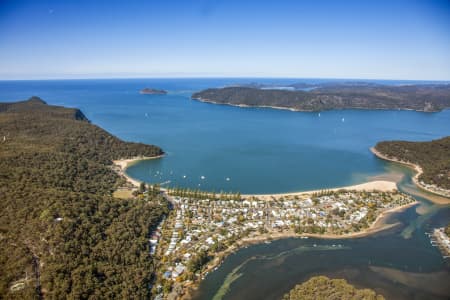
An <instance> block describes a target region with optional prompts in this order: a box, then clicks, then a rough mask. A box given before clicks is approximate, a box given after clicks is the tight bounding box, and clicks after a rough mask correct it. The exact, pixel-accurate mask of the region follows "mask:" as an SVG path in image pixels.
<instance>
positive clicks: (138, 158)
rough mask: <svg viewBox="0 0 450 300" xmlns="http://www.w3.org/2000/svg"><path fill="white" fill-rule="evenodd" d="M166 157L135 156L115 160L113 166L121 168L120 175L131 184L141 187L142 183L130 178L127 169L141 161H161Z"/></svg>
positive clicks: (162, 155)
mask: <svg viewBox="0 0 450 300" xmlns="http://www.w3.org/2000/svg"><path fill="white" fill-rule="evenodd" d="M165 155H166V154H161V155H157V156H135V157H132V158H126V159H118V160H113V165H115V166H118V167H119V168H120V171H118V173H119V175H121V176H123V177H125V179H126V180H127V181H128V182H129V183H131V184H132V185H133V186H134V187H139V185H140V184H141V181H139V180H137V179H134V178H132V177H131V176H129V175H128V174H127V173H126V171H127V168H128V167H129V166H130V165H133V164H135V163H137V162H139V161H141V160H150V159H160V158H163V157H164V156H165Z"/></svg>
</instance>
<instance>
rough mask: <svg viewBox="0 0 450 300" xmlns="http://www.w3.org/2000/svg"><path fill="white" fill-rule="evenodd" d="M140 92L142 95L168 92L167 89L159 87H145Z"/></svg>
mask: <svg viewBox="0 0 450 300" xmlns="http://www.w3.org/2000/svg"><path fill="white" fill-rule="evenodd" d="M139 94H142V95H165V94H167V91H165V90H158V89H151V88H145V89H142V90H141V91H140V92H139Z"/></svg>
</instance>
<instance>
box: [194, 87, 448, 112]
mask: <svg viewBox="0 0 450 300" xmlns="http://www.w3.org/2000/svg"><path fill="white" fill-rule="evenodd" d="M298 86H301V87H302V89H303V90H302V89H299V88H298ZM289 88H293V89H294V90H287V89H280V88H276V87H266V86H263V87H259V86H257V87H255V85H252V86H250V87H247V86H232V87H225V88H212V89H206V90H203V91H200V92H198V93H194V94H193V95H192V99H194V100H198V101H202V102H208V103H214V104H226V105H232V106H240V107H270V108H276V109H287V110H292V111H322V110H333V109H384V110H388V109H396V110H397V109H400V110H416V111H423V112H437V111H441V110H443V109H445V108H449V107H450V85H449V84H435V85H426V84H423V85H402V86H391V85H379V84H362V83H354V84H334V85H331V84H322V85H318V86H317V87H314V88H311V89H307V90H304V88H303V85H300V84H297V85H290V86H289Z"/></svg>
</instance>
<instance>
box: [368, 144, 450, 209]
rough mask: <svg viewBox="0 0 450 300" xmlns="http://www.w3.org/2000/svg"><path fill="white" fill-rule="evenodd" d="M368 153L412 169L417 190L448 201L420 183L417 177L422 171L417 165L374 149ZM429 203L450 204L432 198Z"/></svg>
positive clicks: (449, 201)
mask: <svg viewBox="0 0 450 300" xmlns="http://www.w3.org/2000/svg"><path fill="white" fill-rule="evenodd" d="M370 151H372V153H373V154H375V156H377V157H378V158H381V159H384V160H387V161H391V162H395V163H398V164H402V165H405V166H407V167H409V168H411V169H413V170H414V171H416V174H415V175H414V177H413V178H412V180H413V182H414V184H415V185H416V186H417V187H418V188H420V189H422V190H424V191H426V192H429V193H432V194H435V195H438V196H441V197H445V198H446V199H448V196H447V195H445V194H443V193H440V192H439V191H435V190H431V189H429V188H427V187H426V186H424V185H422V184H421V183H420V181H419V177H420V175H422V173H423V169H422V167H420V166H419V165H416V164H413V163H410V162H406V161H401V160H398V159H394V158H390V157H387V156H385V155H383V154H382V153H380V152H379V151H377V150H376V149H375V147H371V148H370ZM430 201H433V202H435V203H438V204H448V203H450V199H448V200H439V201H438V200H433V198H430Z"/></svg>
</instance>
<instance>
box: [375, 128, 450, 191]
mask: <svg viewBox="0 0 450 300" xmlns="http://www.w3.org/2000/svg"><path fill="white" fill-rule="evenodd" d="M372 152H373V153H374V154H375V155H376V156H378V157H379V158H382V159H385V160H389V161H393V162H397V163H401V164H405V165H408V166H410V167H412V168H414V169H415V170H416V172H417V173H416V175H415V176H414V177H413V181H414V183H415V184H416V185H417V186H418V187H420V188H422V189H424V190H426V191H429V192H431V193H435V194H437V195H440V196H444V197H447V198H450V136H447V137H444V138H441V139H438V140H434V141H430V142H407V141H385V142H379V143H378V144H376V145H375V147H374V148H372Z"/></svg>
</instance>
